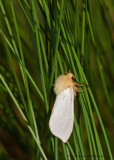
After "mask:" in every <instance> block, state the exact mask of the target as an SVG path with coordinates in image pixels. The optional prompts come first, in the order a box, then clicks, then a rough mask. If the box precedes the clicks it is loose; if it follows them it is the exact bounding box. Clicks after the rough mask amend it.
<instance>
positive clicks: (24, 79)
mask: <svg viewBox="0 0 114 160" xmlns="http://www.w3.org/2000/svg"><path fill="white" fill-rule="evenodd" d="M10 5H11V11H12V15H13V19H14V26H15V29H16V34H17V41H18V45H19V50H20V55H21V59H22V72H23V81H24V85H25V89H26V93H27V101H28V108H29V117H28V118H30V119H29V120H30V123H31V126H33V119H32V115H31V104H30V94H29V86H28V80H27V75H26V68H25V62H24V55H23V50H22V46H21V40H20V35H19V31H18V26H17V22H16V17H15V12H14V8H13V4H12V1H11V0H10Z"/></svg>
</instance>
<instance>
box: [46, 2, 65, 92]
mask: <svg viewBox="0 0 114 160" xmlns="http://www.w3.org/2000/svg"><path fill="white" fill-rule="evenodd" d="M63 8H64V0H62V1H61V8H60V16H59V23H58V28H57V34H56V41H55V49H54V61H53V68H52V72H51V77H50V86H49V91H50V89H51V87H52V83H53V78H54V71H55V68H56V65H57V57H58V54H57V53H58V45H59V39H60V26H61V22H62V17H63Z"/></svg>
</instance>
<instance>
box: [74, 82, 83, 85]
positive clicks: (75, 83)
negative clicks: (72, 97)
mask: <svg viewBox="0 0 114 160" xmlns="http://www.w3.org/2000/svg"><path fill="white" fill-rule="evenodd" d="M74 84H75V85H76V86H85V85H86V84H78V83H76V82H75V83H74Z"/></svg>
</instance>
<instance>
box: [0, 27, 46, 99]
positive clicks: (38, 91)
mask: <svg viewBox="0 0 114 160" xmlns="http://www.w3.org/2000/svg"><path fill="white" fill-rule="evenodd" d="M0 33H1V34H2V36H3V37H4V39H5V41H6V43H7V44H8V46H9V48H10V49H11V51H12V52H13V54H14V55H15V50H14V49H13V46H12V45H11V43H10V42H9V40H8V38H7V37H6V36H5V34H4V33H3V31H2V30H1V29H0ZM15 56H16V55H15ZM16 58H17V61H18V63H19V67H20V68H21V64H22V61H21V59H20V58H19V56H16ZM26 73H27V76H28V78H29V79H30V81H31V83H32V85H33V86H34V88H35V90H36V91H37V93H38V95H39V96H40V98H41V99H42V101H44V97H43V95H42V93H41V92H40V90H39V89H38V87H37V85H36V83H35V82H34V80H33V78H32V77H31V75H30V73H29V72H28V70H27V69H26Z"/></svg>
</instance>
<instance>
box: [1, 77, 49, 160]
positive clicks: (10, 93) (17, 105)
mask: <svg viewBox="0 0 114 160" xmlns="http://www.w3.org/2000/svg"><path fill="white" fill-rule="evenodd" d="M0 79H1V81H2V83H3V84H4V86H5V88H6V89H7V91H8V93H9V95H10V97H11V98H12V100H13V101H14V103H15V105H16V107H17V109H18V111H19V113H20V114H21V116H22V118H23V119H24V121H25V123H26V125H27V127H28V129H29V131H30V132H31V134H32V136H33V138H34V140H35V142H36V144H37V145H38V147H39V150H40V151H41V154H42V156H43V157H44V159H45V160H47V158H46V156H45V153H44V151H43V149H42V147H41V146H40V144H39V141H38V139H37V138H36V136H35V134H34V132H33V130H32V128H31V126H30V125H29V123H28V121H27V118H26V117H25V115H24V113H23V111H22V110H21V108H20V106H19V104H18V103H17V100H16V99H15V97H14V95H13V94H12V92H11V90H10V88H9V87H8V85H7V83H6V82H5V80H4V78H3V76H2V75H1V74H0Z"/></svg>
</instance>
